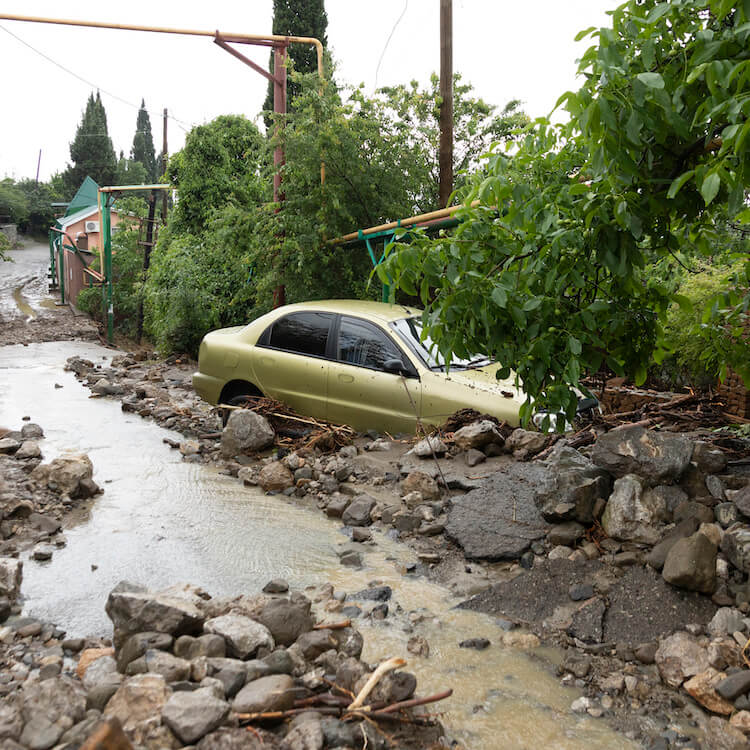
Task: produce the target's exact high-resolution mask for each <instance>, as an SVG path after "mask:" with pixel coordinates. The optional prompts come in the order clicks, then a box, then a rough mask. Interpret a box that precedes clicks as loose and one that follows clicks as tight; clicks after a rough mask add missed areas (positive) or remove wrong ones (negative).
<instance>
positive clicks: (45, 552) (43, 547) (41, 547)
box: [31, 544, 55, 561]
mask: <svg viewBox="0 0 750 750" xmlns="http://www.w3.org/2000/svg"><path fill="white" fill-rule="evenodd" d="M54 551H55V548H54V547H53V546H52V545H51V544H37V545H36V547H34V549H33V551H32V553H31V559H32V560H39V561H43V560H51V559H52V555H53V553H54Z"/></svg>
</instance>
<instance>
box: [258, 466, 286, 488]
mask: <svg viewBox="0 0 750 750" xmlns="http://www.w3.org/2000/svg"><path fill="white" fill-rule="evenodd" d="M258 484H259V485H260V486H261V487H262V488H263V489H264V490H265V491H266V492H283V491H284V490H285V489H287V487H293V486H294V477H293V476H292V472H291V471H289V469H287V468H286V466H284V464H283V463H281V461H272V462H271V463H270V464H266V465H265V466H264V467H263V468H262V469H261V470H260V474H259V475H258Z"/></svg>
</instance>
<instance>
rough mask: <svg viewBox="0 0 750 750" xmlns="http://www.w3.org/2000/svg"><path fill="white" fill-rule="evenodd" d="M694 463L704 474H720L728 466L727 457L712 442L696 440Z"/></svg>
mask: <svg viewBox="0 0 750 750" xmlns="http://www.w3.org/2000/svg"><path fill="white" fill-rule="evenodd" d="M692 460H693V463H695V465H696V466H697V467H698V469H699V470H700V471H701V472H703V473H704V474H719V473H721V472H722V471H724V469H726V467H727V457H726V456H725V455H724V452H723V451H722V450H720V449H719V448H715V447H714V446H713V445H711V444H710V443H706V442H704V441H702V440H696V441H695V442H694V443H693V456H692Z"/></svg>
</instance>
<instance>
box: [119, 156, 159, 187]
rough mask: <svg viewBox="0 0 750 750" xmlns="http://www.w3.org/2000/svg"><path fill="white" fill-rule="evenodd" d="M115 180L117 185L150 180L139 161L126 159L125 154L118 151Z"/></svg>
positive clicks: (136, 183)
mask: <svg viewBox="0 0 750 750" xmlns="http://www.w3.org/2000/svg"><path fill="white" fill-rule="evenodd" d="M115 182H116V183H117V184H118V185H143V184H144V183H146V182H151V180H150V179H149V178H148V175H147V174H146V168H145V167H144V166H143V164H142V163H141V162H140V161H136V160H135V159H126V158H125V154H124V153H123V152H122V151H120V158H119V159H118V160H117V176H116V178H115Z"/></svg>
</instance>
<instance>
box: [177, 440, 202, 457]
mask: <svg viewBox="0 0 750 750" xmlns="http://www.w3.org/2000/svg"><path fill="white" fill-rule="evenodd" d="M200 452H201V444H200V443H199V442H198V441H197V440H183V441H182V442H181V443H180V453H181V454H182V455H183V456H195V455H197V454H198V453H200Z"/></svg>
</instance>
